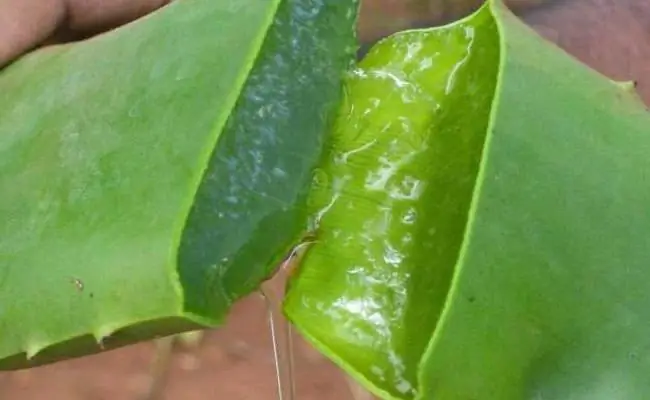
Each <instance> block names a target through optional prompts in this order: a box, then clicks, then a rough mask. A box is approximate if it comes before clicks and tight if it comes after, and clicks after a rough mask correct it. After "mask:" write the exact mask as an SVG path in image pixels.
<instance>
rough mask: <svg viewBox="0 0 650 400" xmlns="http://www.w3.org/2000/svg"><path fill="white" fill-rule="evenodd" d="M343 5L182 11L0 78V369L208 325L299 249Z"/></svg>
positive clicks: (347, 24) (344, 65)
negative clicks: (292, 248)
mask: <svg viewBox="0 0 650 400" xmlns="http://www.w3.org/2000/svg"><path fill="white" fill-rule="evenodd" d="M356 8H357V4H356V2H355V1H354V0H349V1H341V2H329V1H323V0H276V1H257V0H218V1H215V0H186V1H180V2H175V3H173V4H171V5H170V6H168V7H166V8H164V9H162V10H160V11H159V12H156V13H154V14H152V15H151V16H149V17H147V18H145V19H143V20H141V21H138V22H136V23H133V24H131V25H129V26H126V27H124V28H121V29H118V30H116V31H113V32H111V33H108V34H105V35H102V36H100V37H97V38H95V39H92V40H89V41H86V42H81V43H77V44H72V45H65V46H57V47H50V48H46V49H43V50H40V51H38V52H35V53H33V54H32V55H29V56H27V57H24V58H23V59H22V60H20V61H18V62H16V63H14V64H13V65H11V66H9V67H8V68H6V69H5V70H3V71H1V72H0V93H2V97H0V193H1V196H0V368H4V369H6V368H21V367H25V366H30V365H36V364H40V363H45V362H51V361H54V360H58V359H62V358H69V357H72V356H74V355H80V354H87V353H92V352H96V351H99V350H100V349H101V348H102V346H103V347H104V348H108V347H113V346H118V345H121V344H126V343H132V342H134V341H136V340H142V339H147V338H151V337H154V336H157V335H163V334H168V333H174V332H179V331H182V330H185V329H190V328H194V327H196V326H197V325H199V326H214V325H216V324H218V323H219V322H220V321H221V320H222V319H223V317H224V315H225V314H226V312H227V310H228V309H229V306H230V304H231V303H232V302H233V301H234V300H236V299H237V298H239V297H241V296H243V295H245V294H247V293H250V292H251V291H253V290H255V289H256V288H257V287H258V286H259V284H260V282H261V281H263V280H264V279H265V278H266V277H267V276H268V275H269V274H270V273H271V272H272V268H273V265H274V264H275V263H277V261H278V260H280V259H281V258H282V257H283V256H284V252H286V251H287V250H288V249H289V248H290V246H291V245H292V244H293V243H294V242H295V241H296V240H297V239H298V238H299V237H300V236H301V235H302V231H303V230H304V223H303V221H304V220H305V215H304V207H302V205H304V202H305V197H306V188H308V186H309V182H310V181H311V171H312V169H313V167H314V164H315V163H316V162H317V160H318V159H319V157H320V154H321V152H322V151H321V150H322V146H323V139H322V137H323V133H324V131H325V128H326V127H327V126H328V124H329V123H330V122H331V119H332V116H333V112H335V111H336V107H337V105H338V103H339V101H340V82H341V78H342V75H343V72H344V71H345V70H347V69H348V67H349V65H350V62H351V60H352V58H353V56H354V51H355V48H354V43H355V42H354V24H355V15H356Z"/></svg>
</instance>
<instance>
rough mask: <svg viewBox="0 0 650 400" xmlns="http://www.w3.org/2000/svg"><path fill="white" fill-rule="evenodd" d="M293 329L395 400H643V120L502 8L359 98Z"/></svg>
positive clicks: (450, 34)
mask: <svg viewBox="0 0 650 400" xmlns="http://www.w3.org/2000/svg"><path fill="white" fill-rule="evenodd" d="M346 89H347V90H346V97H345V101H344V103H343V104H342V106H341V109H340V111H339V119H338V120H337V123H336V126H335V127H334V130H333V134H332V135H331V137H330V138H329V141H330V143H329V145H328V147H327V149H328V152H327V153H326V154H325V155H324V157H323V159H322V161H321V164H320V169H319V170H318V171H317V175H316V177H317V179H316V181H315V182H314V184H313V190H312V194H311V197H310V200H309V207H310V209H311V212H312V215H313V216H314V217H313V221H312V224H313V227H314V230H316V232H317V236H318V239H317V241H316V243H314V244H313V245H312V247H311V248H310V249H309V250H308V251H307V252H306V253H305V254H304V258H303V260H302V263H301V266H300V268H299V270H298V271H297V272H296V275H295V277H294V279H293V280H292V282H291V285H290V290H289V294H288V297H287V301H286V303H285V311H286V313H287V315H288V316H289V318H290V319H291V320H292V321H293V322H294V323H295V324H296V325H297V327H298V329H299V330H300V331H301V332H302V333H303V335H304V336H306V337H307V338H309V339H310V340H311V341H312V342H313V343H314V344H315V345H316V346H317V347H318V348H319V349H321V350H322V351H323V352H324V353H325V354H327V355H328V356H329V357H331V358H332V359H333V360H335V361H336V362H337V363H339V364H340V365H341V366H342V367H343V368H345V369H346V370H347V371H349V372H350V373H351V374H352V375H353V376H355V377H356V378H357V379H358V380H359V381H361V382H362V383H364V384H365V385H366V386H367V387H368V388H369V389H370V390H372V391H373V392H374V393H376V394H377V395H379V396H380V397H382V398H386V399H411V398H418V399H440V400H444V399H450V400H452V399H453V400H457V399H467V400H470V399H472V400H474V399H481V400H510V399H512V400H520V399H531V400H533V399H642V398H649V397H650V381H648V379H647V376H648V374H650V355H648V354H647V352H646V351H645V350H646V349H647V348H648V347H649V346H650V325H648V324H647V321H648V319H649V318H650V308H648V304H650V267H649V266H650V246H648V243H647V242H648V239H647V238H648V237H650V213H648V212H647V207H648V206H647V205H648V204H650V186H649V185H648V171H650V158H649V157H648V154H650V114H648V112H647V111H646V110H645V108H644V107H643V105H642V104H641V102H640V101H639V100H638V98H637V97H636V95H635V94H634V93H633V90H630V87H629V85H621V84H618V83H616V82H612V81H610V80H608V79H606V78H605V77H603V76H601V75H598V74H597V73H595V72H594V71H592V70H590V69H588V68H587V67H585V66H583V65H581V64H579V63H578V62H577V61H575V60H574V59H572V58H570V57H569V56H568V55H566V54H565V53H563V52H562V51H560V50H559V49H557V48H556V47H554V46H553V45H552V44H550V43H547V42H546V41H544V40H542V39H541V38H540V37H538V36H537V35H536V34H535V33H534V32H533V31H532V30H530V29H529V28H527V27H525V26H524V25H523V24H522V23H521V22H520V21H519V20H517V19H516V18H515V17H514V16H513V15H512V14H511V13H510V12H509V11H508V10H507V9H505V7H504V6H503V5H502V4H501V3H500V2H499V1H492V2H490V3H488V4H486V5H485V6H484V7H483V8H482V9H480V10H479V11H478V12H477V13H475V14H474V15H472V16H470V17H468V18H467V19H464V20H462V21H459V22H457V23H454V24H451V25H449V26H445V27H441V28H436V29H429V30H418V31H409V32H403V33H399V34H397V35H394V36H392V37H390V38H387V39H385V40H383V41H382V42H380V43H379V44H378V45H377V46H375V47H374V48H373V49H372V50H371V51H370V52H369V54H368V55H367V57H366V58H365V59H364V60H363V61H362V62H361V64H360V65H359V68H358V69H357V70H356V71H354V73H352V74H351V75H350V77H349V78H348V79H347V83H346Z"/></svg>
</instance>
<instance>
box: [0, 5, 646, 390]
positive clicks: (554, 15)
mask: <svg viewBox="0 0 650 400" xmlns="http://www.w3.org/2000/svg"><path fill="white" fill-rule="evenodd" d="M477 3H480V0H479V1H477V0H430V1H426V0H365V3H364V5H363V12H362V17H361V20H360V36H361V38H362V40H363V41H371V40H374V39H377V38H379V37H382V36H385V35H386V34H389V33H391V32H393V31H396V30H399V29H404V28H407V27H409V26H414V25H417V26H426V25H430V26H434V25H439V24H441V23H443V22H445V21H448V20H450V19H453V18H455V17H457V16H459V15H461V14H464V13H467V12H468V11H469V10H471V9H472V8H474V7H476V5H477ZM511 5H512V6H513V8H514V9H515V10H516V12H517V13H518V14H519V15H520V16H522V18H523V19H524V20H525V21H526V22H528V23H529V24H530V25H531V26H533V27H534V28H535V29H537V30H538V31H539V32H540V33H541V34H542V35H544V36H545V37H547V38H549V39H550V40H552V41H554V42H556V43H558V44H559V45H560V46H561V47H562V48H564V49H565V50H567V51H568V52H569V53H571V54H573V55H574V56H575V57H577V58H578V59H580V60H581V61H583V62H584V63H586V64H587V65H590V66H591V67H593V68H595V69H597V70H598V71H600V72H602V73H604V74H606V75H608V76H609V77H611V78H613V79H618V80H637V81H638V90H639V92H640V94H641V96H642V98H643V99H644V100H645V101H646V104H648V103H650V1H648V0H512V1H511ZM297 347H298V348H297V351H296V365H297V368H296V374H297V392H298V399H300V400H360V399H359V398H357V399H355V397H354V396H353V394H352V392H351V387H350V386H349V385H348V383H347V380H346V378H345V375H344V374H343V373H342V372H340V371H339V370H338V368H336V367H335V366H334V365H333V364H332V363H331V362H329V361H328V360H326V359H325V358H323V357H322V356H320V355H319V354H318V353H316V352H315V351H314V350H312V349H311V348H310V347H309V346H308V345H306V344H305V343H304V342H301V341H300V342H299V343H298V344H297ZM155 351H156V344H155V343H153V342H148V343H141V344H138V345H134V346H130V347H126V348H123V349H119V350H114V351H109V352H106V353H103V354H99V355H95V356H89V357H85V358H80V359H76V360H72V361H66V362H61V363H57V364H54V365H49V366H44V367H40V368H35V369H32V370H23V371H17V372H11V373H0V400H45V399H47V400H49V399H51V400H109V399H110V400H141V399H142V396H143V395H144V394H145V393H146V392H147V390H148V388H149V385H150V383H151V378H152V373H151V365H152V361H153V359H154V355H155ZM208 399H209V400H220V399H224V400H275V399H277V395H276V384H275V370H274V364H273V353H272V348H271V341H270V337H269V332H268V328H267V319H266V310H265V306H264V302H263V301H262V300H261V297H259V296H257V295H256V296H251V297H250V298H248V299H246V300H243V301H241V302H240V303H238V304H237V305H236V307H235V308H234V310H233V311H232V314H231V316H230V319H229V321H228V323H227V325H226V326H225V327H224V328H222V329H219V330H216V331H211V332H209V333H207V334H206V335H205V337H204V338H203V340H202V341H201V342H200V343H199V344H198V345H195V346H189V347H188V346H182V345H178V344H177V345H176V346H175V348H174V351H173V354H172V356H171V358H170V361H169V368H168V370H167V373H166V376H165V378H164V387H163V390H162V394H161V396H160V397H159V400H208Z"/></svg>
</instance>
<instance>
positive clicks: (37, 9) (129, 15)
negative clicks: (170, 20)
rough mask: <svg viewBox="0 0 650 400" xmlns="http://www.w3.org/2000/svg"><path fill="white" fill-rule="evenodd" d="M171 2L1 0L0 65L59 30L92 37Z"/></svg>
mask: <svg viewBox="0 0 650 400" xmlns="http://www.w3.org/2000/svg"><path fill="white" fill-rule="evenodd" d="M167 2H168V0H0V38H2V39H1V40H0V66H2V65H4V64H6V63H8V62H10V61H12V60H13V59H15V58H16V57H18V56H20V55H21V54H23V53H25V52H27V51H29V50H31V49H33V48H34V47H36V46H38V45H40V44H42V43H43V42H44V41H45V40H47V39H48V38H50V37H51V36H52V35H54V34H55V33H57V32H59V31H64V32H66V33H71V34H73V35H80V36H83V35H89V34H95V33H98V32H101V31H104V30H108V29H111V28H114V27H116V26H119V25H122V24H124V23H127V22H129V21H132V20H134V19H137V18H139V17H141V16H143V15H145V14H147V13H149V12H151V11H153V10H155V9H157V8H159V7H161V6H163V5H164V4H166V3H167Z"/></svg>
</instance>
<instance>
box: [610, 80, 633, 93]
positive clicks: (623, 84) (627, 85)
mask: <svg viewBox="0 0 650 400" xmlns="http://www.w3.org/2000/svg"><path fill="white" fill-rule="evenodd" d="M613 82H614V84H616V86H618V87H619V88H621V89H623V90H624V91H626V92H628V93H634V94H636V87H637V81H635V80H630V81H613Z"/></svg>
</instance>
